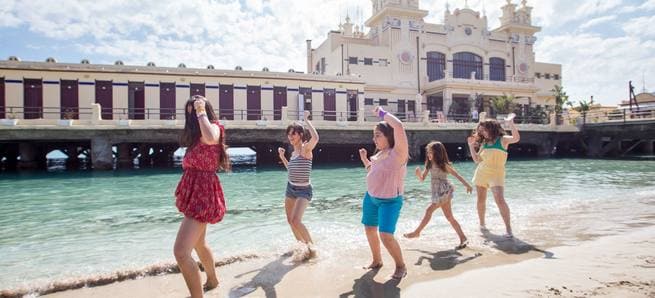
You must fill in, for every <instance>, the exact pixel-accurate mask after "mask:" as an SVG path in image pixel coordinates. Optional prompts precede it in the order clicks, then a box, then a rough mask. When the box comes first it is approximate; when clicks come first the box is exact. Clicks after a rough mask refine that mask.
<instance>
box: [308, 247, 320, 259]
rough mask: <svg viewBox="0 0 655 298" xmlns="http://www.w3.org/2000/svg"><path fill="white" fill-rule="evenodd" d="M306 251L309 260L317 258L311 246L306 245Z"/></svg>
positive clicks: (316, 252) (316, 253) (315, 250)
mask: <svg viewBox="0 0 655 298" xmlns="http://www.w3.org/2000/svg"><path fill="white" fill-rule="evenodd" d="M307 249H308V250H309V254H308V255H307V257H308V258H309V259H314V258H316V257H317V256H318V250H317V249H316V246H314V245H313V244H310V245H307Z"/></svg>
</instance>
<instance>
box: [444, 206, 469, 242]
mask: <svg viewBox="0 0 655 298" xmlns="http://www.w3.org/2000/svg"><path fill="white" fill-rule="evenodd" d="M451 203H452V196H451V197H450V198H449V199H448V200H447V201H445V202H443V203H442V204H441V211H443V215H444V216H445V217H446V219H447V220H448V222H449V223H450V225H451V226H453V229H455V232H457V236H459V246H463V245H465V242H466V240H467V239H466V236H465V235H464V231H462V227H460V226H459V222H457V220H456V219H455V217H453V209H452V205H451Z"/></svg>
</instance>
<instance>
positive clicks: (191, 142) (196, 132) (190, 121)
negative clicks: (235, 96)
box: [180, 95, 232, 172]
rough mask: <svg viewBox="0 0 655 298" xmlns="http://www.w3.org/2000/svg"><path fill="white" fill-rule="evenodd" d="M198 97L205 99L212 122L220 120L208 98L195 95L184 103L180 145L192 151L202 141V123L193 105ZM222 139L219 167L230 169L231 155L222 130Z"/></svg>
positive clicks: (208, 116)
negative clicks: (228, 152)
mask: <svg viewBox="0 0 655 298" xmlns="http://www.w3.org/2000/svg"><path fill="white" fill-rule="evenodd" d="M198 99H203V100H205V110H206V111H207V119H208V120H209V121H210V122H214V121H218V117H216V112H214V107H212V105H211V103H209V101H208V100H206V99H205V98H204V97H203V96H200V95H194V96H191V97H190V98H189V100H187V101H186V104H185V105H184V131H183V132H182V136H181V137H180V146H182V147H187V150H186V152H187V153H188V152H191V149H193V148H194V147H195V146H196V145H198V142H200V136H201V135H202V132H201V131H200V124H199V123H198V117H197V116H196V109H195V107H194V106H193V102H195V101H196V100H198ZM220 134H221V136H220V141H219V144H218V145H219V146H218V151H219V157H220V158H219V160H218V169H219V170H223V171H226V172H227V171H230V169H231V168H232V165H231V164H230V156H228V154H227V146H226V145H225V133H224V131H223V130H222V129H221V130H220Z"/></svg>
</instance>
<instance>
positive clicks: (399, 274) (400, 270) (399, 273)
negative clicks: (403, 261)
mask: <svg viewBox="0 0 655 298" xmlns="http://www.w3.org/2000/svg"><path fill="white" fill-rule="evenodd" d="M405 276H407V267H406V266H402V267H396V271H394V272H393V275H392V276H391V278H393V279H396V280H401V279H403V277H405Z"/></svg>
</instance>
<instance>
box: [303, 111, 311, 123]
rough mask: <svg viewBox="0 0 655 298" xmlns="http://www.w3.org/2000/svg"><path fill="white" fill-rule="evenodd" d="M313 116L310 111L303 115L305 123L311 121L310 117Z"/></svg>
mask: <svg viewBox="0 0 655 298" xmlns="http://www.w3.org/2000/svg"><path fill="white" fill-rule="evenodd" d="M311 115H312V113H311V112H310V111H305V113H304V115H303V116H304V117H303V119H305V121H309V116H311Z"/></svg>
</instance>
